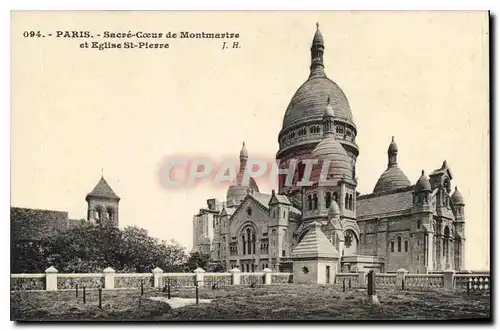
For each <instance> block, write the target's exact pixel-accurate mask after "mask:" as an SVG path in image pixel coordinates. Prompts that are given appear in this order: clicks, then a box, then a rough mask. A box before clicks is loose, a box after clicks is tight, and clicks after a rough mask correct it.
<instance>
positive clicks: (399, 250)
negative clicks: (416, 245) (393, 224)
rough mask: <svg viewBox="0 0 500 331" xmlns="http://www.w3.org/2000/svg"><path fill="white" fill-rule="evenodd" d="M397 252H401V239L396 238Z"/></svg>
mask: <svg viewBox="0 0 500 331" xmlns="http://www.w3.org/2000/svg"><path fill="white" fill-rule="evenodd" d="M397 240H398V252H401V237H398V239H397Z"/></svg>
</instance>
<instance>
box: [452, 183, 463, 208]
mask: <svg viewBox="0 0 500 331" xmlns="http://www.w3.org/2000/svg"><path fill="white" fill-rule="evenodd" d="M451 201H452V202H453V204H454V205H464V204H465V203H464V198H463V197H462V194H461V193H460V192H459V191H458V187H455V192H453V195H452V196H451Z"/></svg>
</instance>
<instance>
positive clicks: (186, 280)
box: [10, 267, 491, 291]
mask: <svg viewBox="0 0 500 331" xmlns="http://www.w3.org/2000/svg"><path fill="white" fill-rule="evenodd" d="M366 274H367V272H366V271H361V272H356V273H337V274H336V275H335V281H334V284H337V285H338V284H340V285H342V284H343V283H344V282H345V283H346V286H347V285H348V284H349V283H350V285H351V287H352V288H360V287H361V288H365V287H366V281H367V280H366ZM10 278H11V291H29V290H33V291H43V290H46V291H57V290H71V289H74V288H75V286H76V285H77V284H78V286H79V287H80V288H81V287H86V288H88V289H91V288H103V289H132V288H140V287H144V288H163V287H164V286H166V285H167V284H170V286H172V287H174V288H179V287H195V286H196V285H198V286H200V287H202V286H205V287H221V286H231V285H235V286H238V285H242V286H249V285H252V284H254V285H271V284H283V285H286V284H291V283H293V274H292V273H286V272H273V271H272V270H271V269H264V270H263V271H261V272H241V271H240V270H239V269H237V268H235V269H232V270H230V271H229V272H219V273H211V272H205V271H204V270H203V269H201V268H198V269H196V270H195V271H194V272H192V273H165V272H163V270H162V269H160V268H155V269H154V270H153V271H152V272H151V273H117V272H115V270H113V269H112V268H109V267H108V268H106V269H104V270H103V272H102V273H59V272H58V271H57V270H56V269H55V268H54V267H49V268H48V269H47V270H45V273H43V274H11V275H10ZM375 284H376V286H377V287H380V288H398V289H401V288H404V289H412V288H419V289H432V288H445V289H467V290H468V291H485V290H489V289H490V288H491V276H490V273H489V272H482V273H468V272H464V271H461V272H459V273H456V272H455V271H453V270H445V271H444V272H441V273H437V272H433V273H429V274H410V273H408V271H406V270H405V269H399V270H398V271H397V272H396V273H377V274H375Z"/></svg>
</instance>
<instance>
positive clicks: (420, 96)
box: [10, 11, 492, 321]
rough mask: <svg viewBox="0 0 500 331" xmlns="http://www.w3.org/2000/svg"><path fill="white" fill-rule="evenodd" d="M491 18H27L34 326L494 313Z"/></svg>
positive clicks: (18, 224) (26, 271)
mask: <svg viewBox="0 0 500 331" xmlns="http://www.w3.org/2000/svg"><path fill="white" fill-rule="evenodd" d="M489 22H490V17H489V13H488V12H486V11H455V12H451V11H450V12H447V11H439V12H437V11H436V12H433V11H419V12H411V11H398V12H390V11H387V12H369V11H353V12H349V11H303V12H302V11H283V12H280V11H253V12H238V11H234V12H232V11H227V12H202V11H199V12H196V11H192V12H187V11H186V12H182V11H171V12H170V11H143V12H141V11H88V12H85V11H14V12H12V13H11V27H12V29H11V75H12V76H11V166H12V170H11V208H10V229H11V243H10V246H11V252H10V254H11V266H10V280H11V283H10V300H11V320H13V321H88V320H90V321H100V320H110V321H148V320H156V321H171V320H183V321H194V320H222V321H229V320H322V319H325V320H338V321H342V320H353V321H360V320H373V321H375V320H377V321H380V320H449V321H452V320H453V321H455V320H457V319H460V320H476V321H489V320H491V306H490V302H491V298H490V295H491V294H490V287H491V286H490V283H491V279H492V278H491V274H490V254H489V253H490V175H489V174H490V131H489V128H490V122H489V107H490V104H489V93H490V88H489V82H490V80H489V70H490V60H489V52H490V46H489V40H490V33H489V26H490V23H489Z"/></svg>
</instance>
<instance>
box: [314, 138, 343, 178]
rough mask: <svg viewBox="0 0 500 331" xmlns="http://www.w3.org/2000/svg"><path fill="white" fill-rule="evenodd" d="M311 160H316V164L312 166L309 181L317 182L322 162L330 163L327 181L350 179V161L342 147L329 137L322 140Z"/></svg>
mask: <svg viewBox="0 0 500 331" xmlns="http://www.w3.org/2000/svg"><path fill="white" fill-rule="evenodd" d="M311 159H317V160H318V163H317V164H314V165H313V169H312V171H311V179H312V180H313V181H314V180H317V179H319V177H320V175H321V168H322V167H323V161H325V160H328V161H330V166H329V169H328V178H329V179H342V178H352V164H351V159H350V158H349V156H348V155H347V152H346V151H345V149H344V147H342V145H341V144H340V143H339V142H338V141H337V140H336V139H335V137H334V136H333V135H332V136H329V137H326V138H324V139H323V140H322V141H321V142H320V143H319V144H318V145H316V148H315V149H314V150H313V152H312V153H311Z"/></svg>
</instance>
